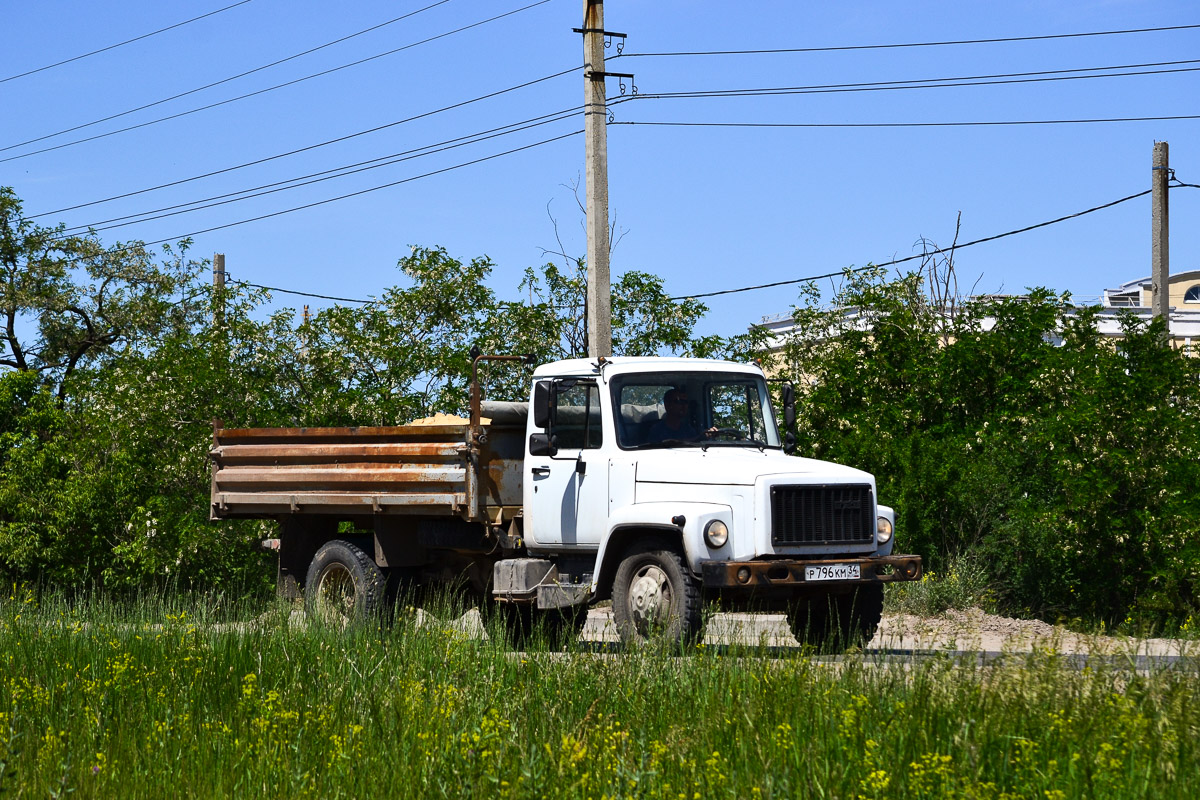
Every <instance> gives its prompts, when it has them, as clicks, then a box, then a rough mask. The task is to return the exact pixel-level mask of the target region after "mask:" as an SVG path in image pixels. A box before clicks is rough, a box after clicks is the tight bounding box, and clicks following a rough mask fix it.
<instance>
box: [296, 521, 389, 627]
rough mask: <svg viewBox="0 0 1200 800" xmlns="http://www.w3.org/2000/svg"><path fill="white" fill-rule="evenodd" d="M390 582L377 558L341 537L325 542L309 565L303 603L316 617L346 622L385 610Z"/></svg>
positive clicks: (338, 622) (321, 619) (342, 623)
mask: <svg viewBox="0 0 1200 800" xmlns="http://www.w3.org/2000/svg"><path fill="white" fill-rule="evenodd" d="M386 588H387V584H386V582H385V581H384V578H383V574H382V573H380V571H379V567H377V566H375V561H374V559H372V558H371V557H370V556H368V555H367V554H366V553H364V552H363V551H362V550H360V549H359V548H357V547H355V546H354V545H352V544H350V543H349V542H346V541H343V540H341V539H335V540H333V541H332V542H326V543H325V544H323V545H321V547H320V549H318V550H317V554H316V556H314V557H313V560H312V563H311V564H309V566H308V577H307V579H306V580H305V585H304V605H305V609H306V610H307V611H308V614H309V616H310V617H312V618H313V619H316V620H319V621H321V622H326V623H331V624H335V625H341V626H345V625H347V624H349V623H350V622H351V621H354V620H361V619H366V618H368V617H371V616H375V615H377V614H379V613H380V612H381V611H382V610H383V605H384V602H385V598H386Z"/></svg>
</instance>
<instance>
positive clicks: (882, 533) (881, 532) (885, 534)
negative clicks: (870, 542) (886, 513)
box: [875, 517, 892, 544]
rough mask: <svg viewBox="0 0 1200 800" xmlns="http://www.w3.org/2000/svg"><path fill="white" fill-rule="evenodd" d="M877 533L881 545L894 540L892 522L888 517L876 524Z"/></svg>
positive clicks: (880, 519) (882, 518)
mask: <svg viewBox="0 0 1200 800" xmlns="http://www.w3.org/2000/svg"><path fill="white" fill-rule="evenodd" d="M875 531H876V533H877V534H878V535H877V536H876V537H875V538H876V541H878V542H879V543H880V544H887V543H888V542H889V541H891V539H892V521H891V520H890V519H888V518H887V517H880V518H879V520H878V521H877V522H876V523H875Z"/></svg>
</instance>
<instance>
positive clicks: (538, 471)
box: [533, 467, 550, 475]
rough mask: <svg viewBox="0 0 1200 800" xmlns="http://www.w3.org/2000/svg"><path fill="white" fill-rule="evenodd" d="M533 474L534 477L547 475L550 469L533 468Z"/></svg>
mask: <svg viewBox="0 0 1200 800" xmlns="http://www.w3.org/2000/svg"><path fill="white" fill-rule="evenodd" d="M533 474H534V475H549V474H550V468H549V467H534V468H533Z"/></svg>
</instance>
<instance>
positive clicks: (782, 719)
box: [0, 591, 1200, 800]
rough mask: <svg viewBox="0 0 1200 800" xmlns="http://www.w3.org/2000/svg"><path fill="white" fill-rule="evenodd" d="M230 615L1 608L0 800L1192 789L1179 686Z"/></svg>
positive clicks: (1184, 687)
mask: <svg viewBox="0 0 1200 800" xmlns="http://www.w3.org/2000/svg"><path fill="white" fill-rule="evenodd" d="M242 611H243V617H244V618H245V619H248V620H253V622H252V623H250V624H246V625H242V626H232V627H231V626H228V625H227V624H225V623H222V622H213V623H209V622H207V621H204V620H200V621H197V615H198V614H200V615H202V616H203V615H207V616H209V617H211V616H213V611H212V609H211V608H209V607H207V606H206V603H205V602H203V601H194V600H191V601H187V602H183V601H178V602H176V601H172V600H170V599H164V598H159V599H154V598H144V599H143V600H142V602H141V603H140V604H138V605H137V606H135V607H122V606H119V605H116V604H111V603H106V602H104V601H101V600H92V601H89V602H86V603H82V604H80V603H76V604H73V605H72V604H68V603H66V602H64V601H63V600H61V599H58V598H42V599H41V600H39V599H38V598H37V597H35V596H34V595H32V594H27V593H23V592H20V591H15V592H12V593H5V595H4V596H2V597H0V793H6V794H9V795H12V796H16V797H46V796H51V797H53V796H62V795H64V794H66V793H67V792H72V793H74V794H75V796H78V797H119V798H142V797H145V798H162V797H253V798H259V797H301V796H315V797H354V798H366V797H388V798H391V797H401V798H404V797H509V796H511V797H542V796H547V797H549V796H553V797H567V798H573V797H579V798H587V797H592V798H600V797H605V796H607V797H647V798H670V799H671V800H677V799H678V798H681V797H682V798H685V800H694V799H695V798H697V797H715V798H725V797H728V798H756V797H764V798H784V797H786V798H791V797H830V798H859V797H865V798H871V797H889V798H894V797H905V796H908V797H978V798H1018V797H1021V798H1038V800H1045V798H1122V797H1139V798H1140V797H1146V796H1158V797H1192V796H1194V792H1195V786H1196V785H1197V784H1196V780H1197V778H1200V747H1198V744H1197V734H1198V733H1200V731H1198V730H1197V729H1198V728H1200V702H1198V700H1197V690H1198V689H1200V683H1198V682H1197V672H1196V667H1195V665H1194V664H1190V663H1181V664H1177V665H1176V666H1175V668H1173V669H1167V670H1162V671H1159V672H1155V673H1153V674H1150V675H1139V674H1137V673H1136V672H1132V671H1129V670H1126V669H1123V668H1122V667H1121V666H1119V665H1107V666H1106V665H1105V664H1100V663H1098V664H1096V665H1093V666H1092V667H1089V668H1087V669H1082V670H1081V669H1078V668H1075V667H1073V666H1071V665H1069V664H1068V663H1066V662H1065V661H1064V660H1063V659H1061V658H1059V657H1058V656H1056V655H1054V654H1052V653H1038V654H1035V655H1029V656H1020V657H1018V656H1012V657H1009V658H1006V659H1004V660H1002V661H1001V662H999V663H997V664H994V665H991V666H987V667H980V666H977V665H975V664H974V663H968V662H958V661H954V660H951V659H949V658H939V659H934V660H931V661H927V662H923V663H919V664H916V665H911V666H905V665H894V664H893V665H889V664H887V663H880V662H873V661H871V660H870V659H869V658H865V657H863V656H857V657H846V658H844V659H840V660H833V661H828V660H813V659H811V658H807V657H804V656H801V655H797V656H795V657H777V656H776V655H774V654H770V653H768V652H766V651H763V650H758V649H754V648H746V649H732V650H731V649H721V650H720V651H719V652H717V651H715V650H714V649H713V648H706V647H698V648H696V649H695V650H693V651H691V652H689V653H688V654H687V655H684V656H672V655H669V654H665V653H661V652H655V651H646V652H630V653H616V654H614V653H608V652H592V651H589V650H588V649H587V648H585V647H581V646H573V647H572V648H570V649H569V650H568V652H566V653H552V652H546V651H545V650H540V649H538V648H537V647H534V648H531V649H530V651H529V652H527V653H523V654H517V653H513V652H511V651H510V650H508V649H507V648H506V647H505V646H503V644H502V643H501V642H500V639H501V637H500V636H499V635H498V634H499V632H498V631H496V630H493V631H491V633H492V634H494V635H492V636H490V637H489V638H487V639H485V638H482V637H478V636H473V635H469V634H468V633H464V632H462V631H461V630H457V629H456V628H455V627H454V626H453V624H452V623H447V622H444V621H439V619H437V618H434V617H427V616H424V615H415V614H413V613H411V612H408V611H406V610H405V609H400V612H399V613H398V615H397V618H396V620H395V621H394V623H393V624H392V625H391V626H389V627H387V628H382V629H381V628H379V627H377V626H369V625H362V626H355V627H351V628H348V629H344V630H343V629H336V628H322V627H317V626H301V625H297V624H296V619H295V618H291V617H290V615H289V613H288V609H287V608H286V607H283V606H272V607H268V608H266V609H262V608H253V607H250V606H246V607H245V608H244V609H242ZM264 611H265V612H266V613H263V612H264ZM460 612H461V609H459V608H442V609H440V612H439V613H436V615H435V616H436V617H438V618H440V619H441V620H447V619H452V618H453V617H454V616H455V615H456V614H457V613H460ZM226 613H227V611H226Z"/></svg>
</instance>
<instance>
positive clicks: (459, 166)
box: [98, 129, 583, 255]
mask: <svg viewBox="0 0 1200 800" xmlns="http://www.w3.org/2000/svg"><path fill="white" fill-rule="evenodd" d="M580 133H583V130H582V129H580V130H577V131H571V132H570V133H564V134H561V135H559V136H555V137H552V138H550V139H543V140H542V141H540V142H534V143H533V144H527V145H522V146H521V147H515V148H513V149H511V150H505V151H504V152H501V153H493V154H492V155H490V156H482V157H480V158H476V159H473V160H471V161H464V162H462V163H460V164H453V165H451V166H449V167H442V168H441V169H436V170H433V171H431V172H426V173H423V174H421V175H413V176H410V177H408V178H403V179H401V180H398V181H391V182H390V183H384V184H381V185H379V186H371V187H369V188H366V189H359V190H358V191H356V192H349V193H348V194H343V195H338V196H337V197H329V198H326V199H324V200H317V201H315V202H312V203H305V204H304V205H300V206H293V207H292V208H285V209H283V210H282V211H273V212H271V213H270V214H260V215H259V216H257V217H249V218H247V219H241V220H237V221H236V222H227V223H225V224H223V225H214V226H213V227H211V228H204V229H203V230H198V231H192V232H190V233H180V234H176V235H174V236H168V237H166V238H163V239H156V240H154V241H152V242H137V243H136V244H131V245H128V246H125V247H115V248H112V249H110V250H108V251H106V252H105V253H102V254H98V255H110V254H113V253H121V252H125V251H127V250H132V249H135V248H145V247H152V246H154V245H156V244H166V243H168V242H176V241H179V240H181V239H189V238H191V237H193V236H199V235H200V234H202V233H211V232H213V231H219V230H224V229H226V228H234V227H237V226H238V225H245V224H246V223H249V222H258V221H260V220H264V219H270V218H272V217H279V216H283V215H284V214H290V213H292V212H293V211H302V210H304V209H307V208H315V207H316V206H322V205H326V204H327V203H335V202H337V201H339V200H346V199H349V198H351V197H358V196H359V195H364V194H368V193H370V192H377V191H379V190H380V189H388V188H391V187H393V186H399V185H400V184H403V183H411V182H412V181H416V180H420V179H422V178H429V177H432V176H434V175H441V174H442V173H444V172H451V171H453V170H456V169H462V168H463V167H469V166H472V165H474V164H480V163H482V162H484V161H491V160H492V159H494V158H501V157H503V156H507V155H512V154H513V153H519V152H521V151H523V150H530V149H532V148H534V147H540V146H542V145H545V144H550V143H551V142H557V141H559V140H560V139H566V138H568V137H571V136H576V135H578V134H580Z"/></svg>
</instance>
